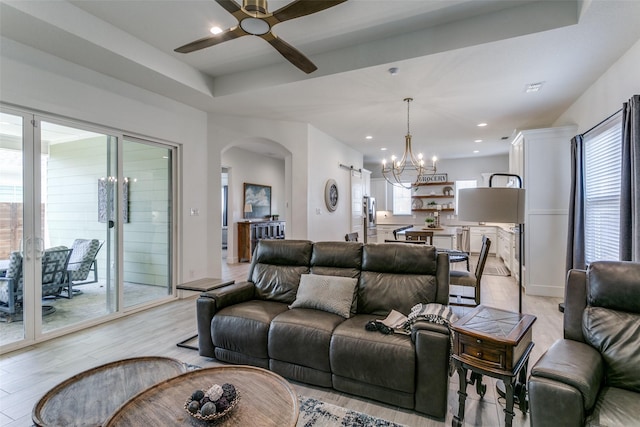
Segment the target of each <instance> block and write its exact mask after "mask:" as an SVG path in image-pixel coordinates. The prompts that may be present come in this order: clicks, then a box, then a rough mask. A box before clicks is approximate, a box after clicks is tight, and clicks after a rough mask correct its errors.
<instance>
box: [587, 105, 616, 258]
mask: <svg viewBox="0 0 640 427" xmlns="http://www.w3.org/2000/svg"><path fill="white" fill-rule="evenodd" d="M621 157H622V114H620V113H619V114H616V115H615V116H613V117H612V118H611V119H609V120H607V121H606V122H604V123H603V124H601V125H599V126H598V127H596V128H595V129H593V130H591V131H590V132H588V133H587V134H586V135H585V136H584V171H585V172H584V173H585V206H584V208H585V227H584V228H585V261H586V262H587V264H588V263H590V262H592V261H596V260H613V261H617V260H619V259H620V257H619V241H620V238H619V237H620V168H621V161H622V159H621Z"/></svg>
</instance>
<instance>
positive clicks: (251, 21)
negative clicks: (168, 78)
mask: <svg viewBox="0 0 640 427" xmlns="http://www.w3.org/2000/svg"><path fill="white" fill-rule="evenodd" d="M215 1H216V3H218V4H219V5H220V6H222V7H223V8H224V10H226V11H227V12H229V13H230V14H232V15H233V16H234V17H235V18H236V19H237V20H238V22H239V25H237V26H235V27H232V28H229V29H226V30H224V31H222V32H221V33H219V34H215V35H212V36H208V37H204V38H202V39H199V40H196V41H193V42H191V43H187V44H186V45H184V46H180V47H179V48H177V49H175V51H176V52H179V53H189V52H194V51H196V50H200V49H204V48H207V47H211V46H215V45H217V44H219V43H222V42H225V41H229V40H233V39H236V38H238V37H242V36H256V37H261V38H262V39H264V40H265V41H266V42H268V43H269V44H270V45H271V46H273V48H274V49H276V50H277V51H278V52H279V53H280V54H281V55H282V56H283V57H284V58H285V59H286V60H287V61H289V62H290V63H292V64H293V65H295V66H296V67H298V68H299V69H301V70H302V71H304V72H305V73H307V74H309V73H312V72H314V71H315V70H317V69H318V67H316V65H315V64H314V63H313V62H311V60H310V59H309V58H307V57H306V56H304V55H303V54H302V52H300V51H299V50H297V49H296V48H294V47H293V46H291V45H290V44H288V43H287V42H285V41H284V40H282V39H281V38H279V37H278V36H276V35H275V34H273V32H272V31H271V29H272V28H273V26H274V25H276V24H279V23H281V22H284V21H288V20H290V19H295V18H299V17H301V16H306V15H311V14H314V13H317V12H321V11H323V10H325V9H329V8H330V7H333V6H336V5H338V4H340V3H344V2H345V1H347V0H323V1H310V0H295V1H293V2H291V3H289V4H288V5H286V6H283V7H281V8H280V9H278V10H276V11H275V12H273V13H270V12H269V8H268V5H267V0H243V3H242V7H240V6H239V5H238V4H237V3H236V2H235V1H234V0H215Z"/></svg>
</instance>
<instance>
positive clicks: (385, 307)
mask: <svg viewBox="0 0 640 427" xmlns="http://www.w3.org/2000/svg"><path fill="white" fill-rule="evenodd" d="M389 246H399V245H389ZM406 246H408V245H406ZM436 292H437V282H436V277H435V276H425V275H418V274H392V273H385V274H380V273H375V272H369V271H363V272H362V273H361V275H360V282H359V283H358V313H363V314H377V315H381V316H386V315H387V314H389V312H390V311H391V310H396V311H399V312H400V313H402V314H405V315H406V314H408V313H409V312H410V311H411V307H413V306H414V305H416V304H417V303H420V302H421V303H424V304H428V303H432V302H435V301H436Z"/></svg>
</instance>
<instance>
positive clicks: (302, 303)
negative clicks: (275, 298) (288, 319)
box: [289, 274, 358, 318]
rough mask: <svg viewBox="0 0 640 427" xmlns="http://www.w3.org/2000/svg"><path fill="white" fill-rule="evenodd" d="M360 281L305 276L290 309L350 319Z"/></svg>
mask: <svg viewBox="0 0 640 427" xmlns="http://www.w3.org/2000/svg"><path fill="white" fill-rule="evenodd" d="M357 283H358V279H355V278H350V277H337V276H319V275H316V274H303V275H302V276H301V278H300V285H299V286H298V294H297V295H296V299H295V301H294V302H293V303H292V304H291V305H290V306H289V308H313V309H316V310H322V311H326V312H329V313H333V314H337V315H339V316H342V317H344V318H348V317H349V316H350V314H351V304H352V302H353V299H354V294H355V289H356V285H357Z"/></svg>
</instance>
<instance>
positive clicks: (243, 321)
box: [211, 300, 287, 359]
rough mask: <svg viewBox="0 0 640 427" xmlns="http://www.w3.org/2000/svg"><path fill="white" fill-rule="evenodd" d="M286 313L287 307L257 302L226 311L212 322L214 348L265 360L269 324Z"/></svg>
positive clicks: (237, 305)
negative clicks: (279, 315)
mask: <svg viewBox="0 0 640 427" xmlns="http://www.w3.org/2000/svg"><path fill="white" fill-rule="evenodd" d="M286 310H287V305H286V304H282V303H278V302H274V301H259V300H251V301H247V302H242V303H240V304H235V305H232V306H229V307H225V308H223V309H222V310H220V311H219V312H217V313H216V315H215V316H214V317H213V320H211V339H212V341H213V345H214V346H216V347H221V348H224V349H226V350H230V351H232V352H236V353H242V354H246V355H249V356H252V357H256V358H263V359H264V358H268V357H269V353H268V347H267V340H268V336H269V327H270V326H271V321H272V320H273V318H274V317H276V316H277V315H278V314H280V313H282V312H283V311H286Z"/></svg>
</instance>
